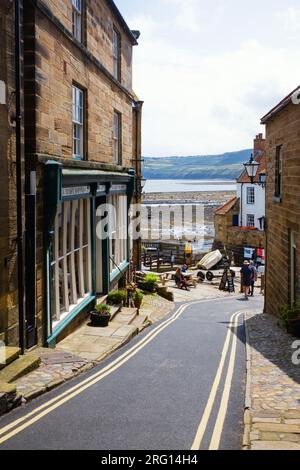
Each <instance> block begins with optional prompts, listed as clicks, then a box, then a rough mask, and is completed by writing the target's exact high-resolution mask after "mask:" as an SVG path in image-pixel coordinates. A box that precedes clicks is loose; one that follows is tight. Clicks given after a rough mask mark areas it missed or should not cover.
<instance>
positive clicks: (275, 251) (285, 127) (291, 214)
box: [266, 104, 300, 315]
mask: <svg viewBox="0 0 300 470" xmlns="http://www.w3.org/2000/svg"><path fill="white" fill-rule="evenodd" d="M278 145H282V146H283V194H282V202H274V191H275V156H276V147H277V146H278ZM299 155H300V106H296V105H292V104H290V105H289V106H288V107H287V108H285V109H284V110H282V111H281V112H280V113H279V114H277V115H276V116H275V117H274V118H273V119H272V120H270V121H269V122H268V123H267V193H266V222H267V274H266V309H267V311H268V312H270V313H272V314H274V315H278V313H279V309H280V307H281V305H283V304H287V303H289V299H290V249H289V245H290V231H291V230H292V231H294V232H295V234H296V243H297V246H298V247H299V246H300V225H299V221H300V184H299V183H300V164H299ZM299 276H300V268H299V262H298V268H297V290H298V294H299V293H300V291H299V280H300V279H299Z"/></svg>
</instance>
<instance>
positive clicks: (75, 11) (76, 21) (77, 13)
mask: <svg viewBox="0 0 300 470" xmlns="http://www.w3.org/2000/svg"><path fill="white" fill-rule="evenodd" d="M72 23H73V36H74V38H75V39H77V41H79V42H82V29H83V28H82V23H83V21H82V0H72Z"/></svg>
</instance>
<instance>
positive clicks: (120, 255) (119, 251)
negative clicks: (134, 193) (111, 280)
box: [109, 194, 128, 274]
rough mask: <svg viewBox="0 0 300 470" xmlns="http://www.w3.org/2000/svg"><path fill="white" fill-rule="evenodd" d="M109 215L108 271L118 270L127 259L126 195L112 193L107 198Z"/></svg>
mask: <svg viewBox="0 0 300 470" xmlns="http://www.w3.org/2000/svg"><path fill="white" fill-rule="evenodd" d="M109 204H110V205H111V215H110V230H109V234H110V237H109V238H110V273H111V274H112V273H114V271H116V270H117V271H118V267H120V266H121V265H122V264H123V263H125V262H127V261H128V251H127V248H128V208H127V196H126V195H124V194H112V195H111V196H110V199H109Z"/></svg>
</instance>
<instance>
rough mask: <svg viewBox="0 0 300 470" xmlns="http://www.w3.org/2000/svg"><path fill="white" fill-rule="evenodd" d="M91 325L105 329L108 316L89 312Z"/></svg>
mask: <svg viewBox="0 0 300 470" xmlns="http://www.w3.org/2000/svg"><path fill="white" fill-rule="evenodd" d="M90 318H91V324H92V326H96V327H101V328H105V327H106V326H108V324H109V321H110V315H107V314H106V313H98V312H91V316H90Z"/></svg>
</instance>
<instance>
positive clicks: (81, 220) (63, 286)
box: [51, 199, 92, 327]
mask: <svg viewBox="0 0 300 470" xmlns="http://www.w3.org/2000/svg"><path fill="white" fill-rule="evenodd" d="M90 210H91V208H90V200H89V199H80V200H74V201H69V202H63V203H62V204H61V205H60V206H59V209H58V211H57V215H56V218H55V224H54V241H53V243H52V250H51V252H52V253H51V279H52V305H51V307H52V322H53V327H55V326H56V324H57V323H59V322H60V321H61V320H63V319H64V317H65V316H66V315H68V314H69V313H70V312H71V311H72V310H73V309H74V308H75V307H76V306H77V305H79V304H80V303H81V302H82V301H83V300H84V299H85V298H86V297H87V296H88V295H90V294H91V293H92V265H91V215H90Z"/></svg>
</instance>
